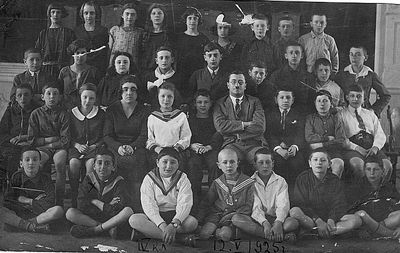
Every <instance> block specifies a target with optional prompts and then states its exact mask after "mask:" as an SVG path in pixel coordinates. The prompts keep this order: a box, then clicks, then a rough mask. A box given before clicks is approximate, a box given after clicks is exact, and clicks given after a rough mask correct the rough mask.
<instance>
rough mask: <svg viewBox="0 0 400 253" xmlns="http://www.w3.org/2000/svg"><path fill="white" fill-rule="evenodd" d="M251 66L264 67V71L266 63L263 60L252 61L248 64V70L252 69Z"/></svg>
mask: <svg viewBox="0 0 400 253" xmlns="http://www.w3.org/2000/svg"><path fill="white" fill-rule="evenodd" d="M253 68H260V69H265V71H267V64H265V62H263V61H252V62H250V64H249V70H252V69H253Z"/></svg>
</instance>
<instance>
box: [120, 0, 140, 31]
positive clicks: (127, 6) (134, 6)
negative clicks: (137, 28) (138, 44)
mask: <svg viewBox="0 0 400 253" xmlns="http://www.w3.org/2000/svg"><path fill="white" fill-rule="evenodd" d="M127 9H134V10H135V12H136V15H137V6H136V5H135V4H133V3H127V4H125V5H124V6H122V11H121V19H120V22H119V25H120V26H122V25H124V19H123V18H122V15H123V14H124V11H125V10H127Z"/></svg>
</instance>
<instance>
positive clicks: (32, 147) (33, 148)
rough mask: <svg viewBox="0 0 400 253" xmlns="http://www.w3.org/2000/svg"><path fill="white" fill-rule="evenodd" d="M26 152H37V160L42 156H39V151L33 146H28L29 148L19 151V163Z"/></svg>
mask: <svg viewBox="0 0 400 253" xmlns="http://www.w3.org/2000/svg"><path fill="white" fill-rule="evenodd" d="M28 151H35V152H38V154H39V158H40V159H42V156H41V154H40V151H39V150H38V149H37V148H35V147H34V146H31V145H29V146H25V147H23V148H22V150H21V156H20V159H21V161H22V158H23V156H24V153H25V152H28Z"/></svg>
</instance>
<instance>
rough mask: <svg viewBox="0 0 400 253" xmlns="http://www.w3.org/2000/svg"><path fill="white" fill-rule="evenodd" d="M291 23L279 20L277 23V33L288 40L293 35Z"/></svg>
mask: <svg viewBox="0 0 400 253" xmlns="http://www.w3.org/2000/svg"><path fill="white" fill-rule="evenodd" d="M293 30H294V26H293V21H291V20H281V21H280V22H279V26H278V31H279V33H280V34H281V37H284V38H290V37H291V36H292V35H293Z"/></svg>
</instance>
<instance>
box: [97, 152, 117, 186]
mask: <svg viewBox="0 0 400 253" xmlns="http://www.w3.org/2000/svg"><path fill="white" fill-rule="evenodd" d="M113 170H114V164H113V161H112V157H111V156H109V155H97V156H96V160H95V162H94V171H95V172H96V173H97V176H98V177H99V179H100V180H101V181H105V180H107V178H108V177H109V176H110V175H111V173H112V172H113Z"/></svg>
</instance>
